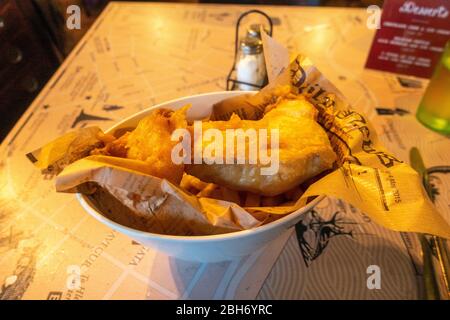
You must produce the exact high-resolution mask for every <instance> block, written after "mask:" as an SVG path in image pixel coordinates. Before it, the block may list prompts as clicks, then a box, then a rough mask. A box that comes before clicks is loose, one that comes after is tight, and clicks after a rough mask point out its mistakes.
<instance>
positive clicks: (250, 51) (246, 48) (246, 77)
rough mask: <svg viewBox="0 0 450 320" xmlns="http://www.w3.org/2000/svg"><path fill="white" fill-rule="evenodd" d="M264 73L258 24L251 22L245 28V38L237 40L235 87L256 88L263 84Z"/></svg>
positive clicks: (244, 89) (238, 88)
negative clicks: (248, 26) (237, 53)
mask: <svg viewBox="0 0 450 320" xmlns="http://www.w3.org/2000/svg"><path fill="white" fill-rule="evenodd" d="M266 75H267V72H266V65H265V62H264V53H263V45H262V40H261V33H260V25H259V24H253V25H251V26H250V28H249V29H248V30H247V33H246V36H245V38H244V39H242V40H240V42H239V55H238V59H237V61H236V80H237V83H236V87H235V89H237V90H243V91H248V90H257V89H259V88H261V87H263V85H264V84H265V82H266Z"/></svg>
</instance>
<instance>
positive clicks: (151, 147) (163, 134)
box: [93, 106, 190, 184]
mask: <svg viewBox="0 0 450 320" xmlns="http://www.w3.org/2000/svg"><path fill="white" fill-rule="evenodd" d="M189 107H190V106H185V107H183V108H182V109H179V110H177V111H172V110H167V109H158V110H155V111H153V112H152V113H151V114H150V115H148V116H147V117H145V118H143V119H142V120H140V121H139V124H138V125H137V127H136V129H134V130H133V131H131V132H127V133H126V134H124V135H123V136H121V137H120V138H118V139H116V140H113V141H110V142H109V143H107V144H106V146H105V147H104V148H103V149H97V150H95V151H94V152H93V154H104V155H110V156H114V157H121V158H128V159H135V160H141V161H144V162H145V163H146V164H147V166H145V168H144V170H145V173H147V174H149V175H152V176H155V177H158V178H163V179H167V180H169V181H170V182H173V183H175V184H178V183H179V182H180V181H181V178H182V176H183V172H184V165H183V164H174V163H173V161H172V159H171V152H172V148H173V147H174V145H175V144H176V143H177V142H173V141H171V139H170V137H171V135H172V132H173V131H174V130H175V129H178V128H186V127H187V122H186V111H187V109H188V108H189Z"/></svg>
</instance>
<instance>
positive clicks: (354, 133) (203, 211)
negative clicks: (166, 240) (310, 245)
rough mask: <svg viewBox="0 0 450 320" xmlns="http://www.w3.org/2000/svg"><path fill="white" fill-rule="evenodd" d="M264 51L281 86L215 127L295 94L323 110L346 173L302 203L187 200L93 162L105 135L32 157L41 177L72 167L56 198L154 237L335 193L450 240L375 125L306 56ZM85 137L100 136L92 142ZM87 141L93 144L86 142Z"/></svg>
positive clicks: (124, 166)
mask: <svg viewBox="0 0 450 320" xmlns="http://www.w3.org/2000/svg"><path fill="white" fill-rule="evenodd" d="M263 43H264V52H265V55H266V58H267V57H271V59H266V64H267V70H268V72H269V79H272V81H271V82H270V83H269V85H268V86H266V87H265V88H263V89H262V90H261V91H260V92H259V93H258V94H256V95H253V96H251V95H247V96H245V97H240V98H232V99H230V100H226V101H223V102H221V103H218V104H216V105H215V106H214V108H213V114H212V115H211V119H222V120H223V119H226V118H228V117H229V116H230V115H231V113H232V112H238V113H239V112H241V113H242V111H243V110H244V111H245V114H246V115H247V117H248V118H249V119H256V118H258V117H260V116H261V114H262V112H263V110H264V109H265V107H266V106H267V105H269V104H270V103H273V102H274V101H276V99H277V97H278V96H279V95H280V94H285V93H286V91H287V92H292V93H294V94H304V95H305V96H307V97H308V99H309V100H310V101H311V102H312V103H313V104H314V105H315V107H316V108H317V109H318V110H319V119H318V122H319V123H320V124H321V125H322V126H323V127H324V128H325V130H326V131H327V133H328V136H329V138H330V142H331V144H332V146H333V148H334V150H335V152H336V153H337V155H338V168H337V169H336V170H335V171H333V172H331V173H329V174H327V175H326V176H324V177H322V178H320V179H319V180H317V181H315V182H314V183H312V184H311V185H310V186H309V188H308V189H307V190H306V191H305V192H304V194H303V195H302V196H301V197H300V198H299V199H298V200H297V201H296V203H295V204H293V205H289V206H278V207H258V208H242V207H240V206H239V205H237V204H236V203H233V202H229V201H223V200H215V199H210V198H206V197H197V196H194V195H191V194H188V193H187V192H185V191H184V190H182V189H181V188H180V187H179V186H177V185H174V184H171V183H170V182H168V181H166V180H164V179H159V178H156V177H153V176H149V175H147V174H145V173H144V170H143V166H144V165H145V164H144V163H143V162H141V161H137V160H130V159H121V158H114V157H108V156H87V157H86V152H84V150H91V149H92V148H93V146H95V145H96V144H97V143H98V139H96V138H95V137H96V136H97V135H98V130H99V129H89V130H91V131H89V130H87V129H82V130H84V131H78V132H75V133H71V134H69V135H66V136H63V137H61V138H60V139H57V140H55V141H53V142H51V143H49V144H47V145H46V146H44V147H43V148H41V149H40V150H38V151H37V152H33V153H31V154H29V155H28V156H29V158H30V159H31V160H32V161H33V160H34V162H35V163H36V164H39V168H40V169H44V170H46V171H52V170H53V172H54V173H55V174H57V173H59V170H60V169H62V168H63V167H64V166H63V165H62V164H65V165H66V164H67V163H71V164H70V165H67V166H65V167H64V169H63V170H62V172H60V173H59V174H58V176H57V178H56V189H57V191H60V192H83V193H86V194H91V196H90V197H91V198H92V199H93V203H94V204H95V203H96V206H97V208H98V209H100V211H101V212H102V213H104V214H105V215H106V216H107V217H110V218H111V219H113V220H115V221H117V222H119V223H122V224H125V225H128V226H131V227H134V228H137V229H140V230H146V231H151V232H155V233H162V234H176V235H206V234H218V233H226V232H234V231H239V230H244V229H251V228H255V227H258V226H260V225H262V224H264V223H267V222H270V221H273V220H274V219H276V218H277V217H280V216H283V215H286V214H289V213H292V212H294V211H296V210H298V209H301V208H302V207H303V206H304V205H305V204H306V203H307V200H308V199H309V198H310V197H313V196H318V195H329V196H334V197H337V198H341V199H343V200H345V201H347V202H348V203H350V204H352V205H353V206H355V207H357V208H359V209H361V210H362V211H364V213H365V214H366V215H368V216H369V217H370V218H371V219H373V220H374V221H376V222H377V223H379V224H380V225H383V226H385V227H387V228H389V229H392V230H396V231H407V232H421V233H429V234H434V235H437V236H441V237H445V238H450V226H449V225H448V224H447V223H446V222H445V220H444V219H443V218H442V217H441V215H440V214H439V213H438V212H437V211H436V209H435V208H434V206H433V205H432V203H431V202H430V201H429V199H428V198H427V196H426V193H425V191H424V189H423V187H422V184H421V181H420V177H419V175H418V174H417V173H416V171H414V170H413V169H412V168H411V167H410V166H408V165H407V164H405V163H403V162H402V161H400V160H399V159H397V158H396V157H395V156H393V155H391V154H390V153H389V152H388V151H386V150H385V149H384V148H383V147H382V146H381V145H380V143H379V141H378V138H377V135H376V132H375V130H374V129H373V127H372V126H371V125H370V123H369V122H368V121H367V119H366V117H365V116H364V115H362V114H361V113H359V112H357V111H355V109H354V108H352V107H351V106H350V105H349V103H348V102H347V101H346V99H345V97H344V96H343V95H342V94H341V93H340V92H339V90H338V89H337V88H336V87H335V86H334V85H333V84H331V83H330V82H329V81H328V80H327V79H326V78H325V77H324V75H323V74H322V73H321V72H320V71H319V70H318V69H317V68H316V67H315V66H314V65H313V64H312V62H311V61H310V60H309V59H308V58H307V57H305V56H302V55H298V56H297V57H296V58H295V59H294V60H293V61H292V62H291V63H290V64H289V61H288V60H287V57H288V55H287V50H286V49H285V48H283V47H282V46H281V45H279V44H277V43H276V41H275V40H274V39H272V38H270V37H268V36H267V35H265V34H263ZM277 51H280V52H277ZM273 57H282V58H280V59H274V58H273ZM86 132H87V133H90V134H91V135H92V137H90V138H89V139H86ZM81 133H83V134H84V135H85V139H84V140H83V141H84V143H80V139H79V138H78V134H81ZM94 133H95V134H94ZM74 141H75V142H76V143H75V142H74ZM73 145H75V146H76V147H73ZM68 146H71V147H70V148H68ZM64 148H66V149H64ZM42 150H45V152H42ZM52 150H56V151H52ZM43 155H45V157H44V156H43ZM52 156H53V157H52ZM55 163H56V164H57V165H55ZM99 187H100V189H99Z"/></svg>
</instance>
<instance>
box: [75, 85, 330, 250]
mask: <svg viewBox="0 0 450 320" xmlns="http://www.w3.org/2000/svg"><path fill="white" fill-rule="evenodd" d="M238 92H239V93H242V94H246V93H255V92H256V91H214V92H208V93H202V94H196V95H192V96H187V97H182V98H177V99H172V100H169V101H166V102H162V103H159V104H157V105H154V106H151V107H149V108H146V109H144V110H141V111H139V112H137V113H134V114H132V115H131V116H129V117H127V118H125V119H123V120H121V121H120V122H118V123H116V124H115V125H113V126H112V127H111V128H109V129H108V130H106V131H105V132H106V133H108V132H111V131H113V130H115V129H116V128H117V127H119V126H120V125H121V124H122V123H124V122H127V121H129V120H131V119H134V118H136V117H138V116H139V115H141V114H145V113H147V112H149V111H151V110H153V109H157V108H159V107H160V106H161V105H167V104H170V103H175V102H178V101H180V100H185V99H188V98H194V97H201V96H208V95H218V94H224V93H228V94H229V95H231V96H232V95H236V96H238V95H239V93H238ZM231 93H233V94H231ZM234 93H235V94H234ZM76 197H77V199H78V201H79V202H80V204H81V206H82V207H83V208H84V209H85V210H86V211H87V212H88V213H89V214H90V215H91V216H93V217H94V218H95V219H97V220H99V221H100V222H103V223H105V224H106V225H108V226H110V227H111V228H113V229H116V230H120V229H124V230H125V231H126V232H127V234H129V235H132V236H136V237H138V238H149V237H152V238H159V239H164V240H168V241H179V240H183V241H187V242H203V241H204V240H208V241H222V240H225V239H229V240H231V239H239V238H243V237H246V236H249V235H251V234H257V233H261V232H264V231H266V230H268V229H272V228H275V227H276V226H278V225H281V224H283V223H285V222H287V221H289V220H293V219H294V218H296V217H297V216H298V215H300V214H303V213H306V212H308V211H310V210H311V209H312V208H314V207H315V206H316V205H317V204H318V203H319V202H320V201H322V200H323V199H324V198H325V195H318V196H317V197H316V198H314V199H313V200H311V201H310V202H309V203H308V204H306V205H305V206H303V207H301V208H299V209H298V210H296V211H294V212H292V213H290V214H287V215H285V216H284V217H282V218H280V219H278V220H275V221H272V222H270V223H268V224H265V225H262V226H259V227H256V228H253V229H246V230H239V231H235V232H229V233H221V234H213V235H203V236H176V235H166V234H159V233H152V232H148V231H142V230H138V229H134V228H131V227H128V226H125V225H123V224H120V223H117V222H115V221H113V220H111V219H109V218H107V217H106V216H104V215H103V214H101V213H100V212H99V211H97V210H96V209H95V208H94V206H93V205H91V200H90V199H89V198H88V197H87V196H86V195H84V194H81V193H76Z"/></svg>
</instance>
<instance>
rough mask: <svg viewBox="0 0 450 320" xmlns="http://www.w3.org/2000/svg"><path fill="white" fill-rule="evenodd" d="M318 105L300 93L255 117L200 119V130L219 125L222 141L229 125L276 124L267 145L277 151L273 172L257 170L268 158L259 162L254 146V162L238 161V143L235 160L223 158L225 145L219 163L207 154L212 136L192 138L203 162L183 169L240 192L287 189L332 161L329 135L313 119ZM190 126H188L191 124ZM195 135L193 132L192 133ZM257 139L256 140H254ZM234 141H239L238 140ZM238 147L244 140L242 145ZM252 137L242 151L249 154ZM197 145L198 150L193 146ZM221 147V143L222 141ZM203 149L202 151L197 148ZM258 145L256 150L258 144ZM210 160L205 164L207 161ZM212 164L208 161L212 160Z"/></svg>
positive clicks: (268, 126) (265, 126)
mask: <svg viewBox="0 0 450 320" xmlns="http://www.w3.org/2000/svg"><path fill="white" fill-rule="evenodd" d="M316 117H317V110H316V109H315V108H314V106H313V105H312V104H311V103H309V102H308V101H307V100H306V99H305V98H304V97H303V96H294V97H292V96H291V97H289V98H282V99H281V100H280V101H279V102H278V103H277V104H276V105H274V106H272V107H271V108H268V111H267V112H266V114H265V115H264V117H263V118H262V119H260V120H257V121H252V120H241V119H240V118H239V117H238V116H236V115H233V116H232V118H231V119H230V120H229V121H207V122H203V123H202V131H203V133H205V132H206V131H207V130H208V129H218V130H220V132H221V134H222V137H223V139H222V141H225V140H226V130H227V129H242V130H243V131H244V132H246V131H247V129H256V131H259V130H258V129H267V132H268V133H269V132H270V131H271V130H272V129H278V133H279V145H278V148H274V147H273V146H272V143H271V142H272V141H271V140H270V137H271V135H270V134H268V137H269V140H268V142H267V147H268V148H270V147H271V146H272V147H271V148H270V149H269V150H268V153H269V154H270V155H272V153H273V152H277V153H278V158H279V159H278V171H277V172H275V173H274V174H271V175H263V174H262V171H261V169H263V168H265V167H267V166H268V165H267V162H265V163H264V162H263V161H261V160H262V159H261V158H260V157H261V154H260V152H259V151H258V155H257V163H256V164H255V163H253V164H251V163H250V161H246V162H245V163H243V162H242V159H240V160H241V162H240V163H241V164H238V163H239V161H238V160H239V159H238V153H239V152H238V147H237V146H236V148H235V152H234V160H233V164H230V162H227V159H226V150H223V152H222V154H223V161H222V164H220V163H217V154H215V152H214V154H213V157H214V159H213V160H215V163H212V162H213V161H212V159H207V156H206V157H205V153H206V154H210V153H209V152H205V151H206V149H208V148H209V149H208V150H211V143H216V141H214V139H211V138H209V137H207V138H208V139H205V135H204V134H203V136H200V137H199V138H197V140H198V139H202V141H201V142H200V143H199V141H195V140H194V141H193V142H194V143H193V145H194V148H193V151H192V154H195V153H198V152H202V153H203V162H202V163H201V164H190V165H186V172H187V173H188V174H190V175H193V176H195V177H197V178H199V179H201V180H202V181H205V182H211V183H215V184H218V185H222V186H225V187H228V188H231V189H235V190H239V191H250V192H253V193H259V194H262V195H265V196H275V195H278V194H281V193H283V192H286V191H288V190H290V189H292V188H293V187H295V186H297V185H299V184H301V183H302V182H304V181H306V180H307V179H309V178H312V177H314V176H316V175H317V174H319V173H321V172H323V171H324V170H327V169H330V168H331V167H332V165H333V163H334V162H335V160H336V154H335V153H334V151H333V149H332V147H331V145H330V142H329V140H328V137H327V134H326V132H325V131H324V129H323V128H322V127H321V126H320V125H319V124H318V123H317V122H316ZM191 130H192V128H191ZM192 134H193V133H192ZM258 143H259V142H258ZM236 145H237V143H236ZM241 146H242V145H241ZM254 147H255V146H254V141H253V142H251V141H250V139H245V146H244V148H245V154H246V156H247V158H248V159H247V160H249V159H250V152H254V150H255V149H254ZM196 148H197V149H196ZM223 148H225V143H223ZM199 149H201V150H199ZM258 150H259V149H258ZM208 163H209V164H208ZM211 163H212V164H211Z"/></svg>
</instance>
